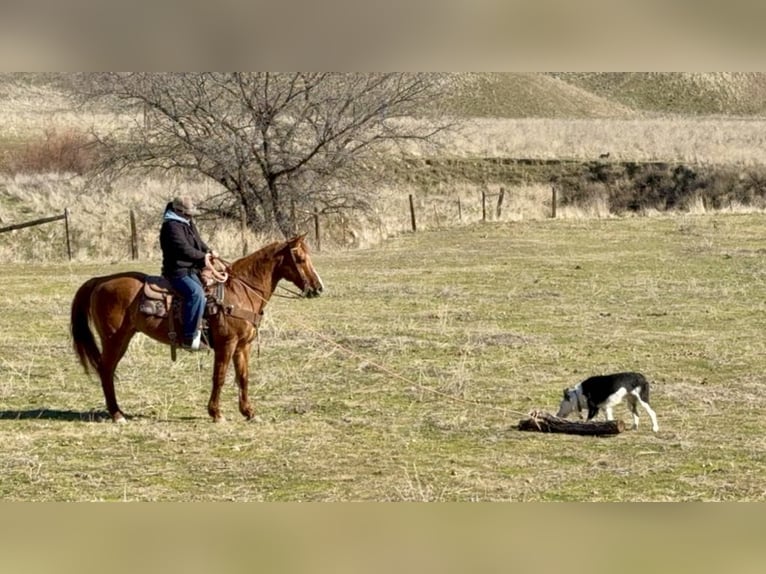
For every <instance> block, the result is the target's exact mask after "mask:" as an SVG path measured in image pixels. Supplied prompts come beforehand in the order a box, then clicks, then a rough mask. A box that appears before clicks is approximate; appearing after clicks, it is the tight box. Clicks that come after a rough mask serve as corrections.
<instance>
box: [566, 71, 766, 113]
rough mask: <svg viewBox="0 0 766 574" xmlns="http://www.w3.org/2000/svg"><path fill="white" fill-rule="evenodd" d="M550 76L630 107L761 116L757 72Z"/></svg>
mask: <svg viewBox="0 0 766 574" xmlns="http://www.w3.org/2000/svg"><path fill="white" fill-rule="evenodd" d="M552 75H553V76H555V77H557V78H559V79H561V80H563V81H565V82H566V83H568V84H570V85H573V86H577V87H580V88H582V89H583V90H586V91H587V92H589V93H592V94H595V95H598V96H601V97H604V98H607V99H608V100H609V101H611V102H615V103H619V104H622V105H625V106H628V107H629V108H631V109H635V110H646V111H653V112H667V113H675V114H690V115H700V114H724V115H744V116H748V115H763V114H764V113H766V97H764V96H766V74H764V73H761V72H709V73H689V72H672V73H671V72H600V73H572V72H569V73H559V74H552Z"/></svg>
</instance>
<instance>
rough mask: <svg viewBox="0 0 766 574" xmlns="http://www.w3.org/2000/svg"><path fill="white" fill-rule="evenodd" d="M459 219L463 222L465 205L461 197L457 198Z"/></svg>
mask: <svg viewBox="0 0 766 574" xmlns="http://www.w3.org/2000/svg"><path fill="white" fill-rule="evenodd" d="M457 220H458V222H459V223H463V205H462V204H461V203H460V198H459V197H458V198H457Z"/></svg>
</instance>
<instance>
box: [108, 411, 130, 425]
mask: <svg viewBox="0 0 766 574" xmlns="http://www.w3.org/2000/svg"><path fill="white" fill-rule="evenodd" d="M112 420H113V421H114V422H115V423H117V424H118V425H125V424H128V419H126V418H125V415H123V414H122V413H115V414H114V415H112Z"/></svg>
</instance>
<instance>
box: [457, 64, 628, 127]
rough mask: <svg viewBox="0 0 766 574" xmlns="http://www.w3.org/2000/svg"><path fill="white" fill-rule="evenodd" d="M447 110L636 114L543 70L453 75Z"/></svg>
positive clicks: (506, 114)
mask: <svg viewBox="0 0 766 574" xmlns="http://www.w3.org/2000/svg"><path fill="white" fill-rule="evenodd" d="M454 90H455V91H454V94H453V95H452V96H450V97H449V98H448V100H447V109H448V111H449V112H451V113H453V114H454V115H456V116H459V117H496V118H526V117H544V118H609V117H630V116H633V115H636V114H635V112H634V111H633V110H632V109H631V107H630V106H628V105H625V104H623V103H620V102H618V101H616V100H613V99H612V98H611V97H610V96H609V94H608V93H604V94H596V93H594V92H592V91H590V90H589V89H588V88H587V87H581V86H578V85H576V84H575V83H573V82H572V83H570V82H568V81H566V80H564V79H561V78H557V77H555V76H553V75H549V74H544V73H492V74H487V73H469V74H460V75H456V77H455V88H454Z"/></svg>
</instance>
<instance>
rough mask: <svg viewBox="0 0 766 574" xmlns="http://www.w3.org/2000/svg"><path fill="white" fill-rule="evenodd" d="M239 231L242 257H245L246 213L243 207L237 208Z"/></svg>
mask: <svg viewBox="0 0 766 574" xmlns="http://www.w3.org/2000/svg"><path fill="white" fill-rule="evenodd" d="M239 230H240V235H241V237H242V256H243V257H244V256H245V255H247V249H248V248H247V211H245V206H244V205H240V206H239Z"/></svg>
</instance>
